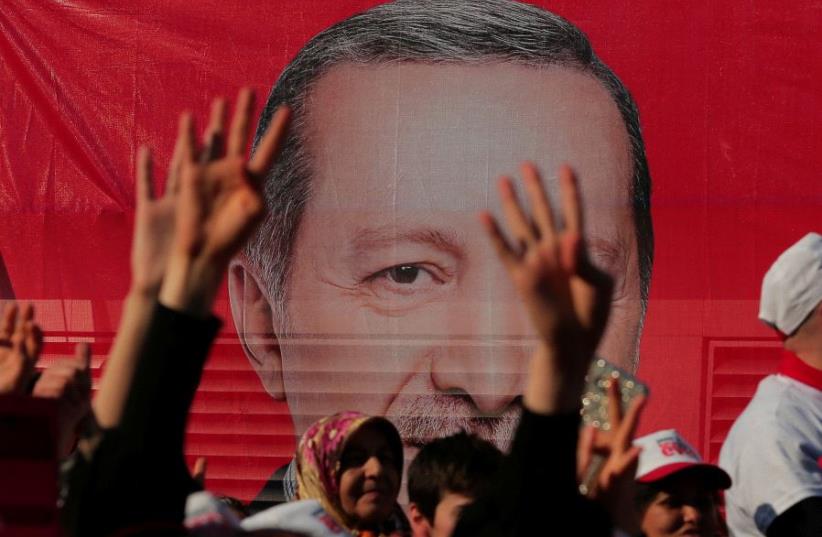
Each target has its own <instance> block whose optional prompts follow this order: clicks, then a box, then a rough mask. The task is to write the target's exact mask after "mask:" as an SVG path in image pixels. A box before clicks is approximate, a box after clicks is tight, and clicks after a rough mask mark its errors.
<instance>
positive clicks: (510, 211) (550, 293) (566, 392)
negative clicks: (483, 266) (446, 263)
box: [480, 163, 613, 414]
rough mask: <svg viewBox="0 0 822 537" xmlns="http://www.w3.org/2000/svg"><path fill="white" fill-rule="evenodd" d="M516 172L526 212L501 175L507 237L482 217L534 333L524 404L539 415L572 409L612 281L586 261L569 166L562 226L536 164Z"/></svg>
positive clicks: (562, 178) (562, 175) (564, 172)
mask: <svg viewBox="0 0 822 537" xmlns="http://www.w3.org/2000/svg"><path fill="white" fill-rule="evenodd" d="M521 171H522V175H523V182H524V185H525V190H526V192H527V195H528V199H529V201H530V206H531V216H530V217H529V216H528V214H527V211H526V210H525V209H524V208H523V207H522V205H521V204H520V203H519V201H518V200H517V195H516V192H515V189H514V186H513V184H512V182H511V179H509V178H508V177H503V178H502V179H500V182H499V191H500V198H501V199H502V207H503V212H504V214H505V219H506V221H507V224H508V228H509V232H510V240H508V239H506V238H505V237H504V235H503V233H502V231H501V229H500V226H499V224H498V223H497V221H496V220H495V219H494V217H493V216H492V215H491V214H490V213H488V212H485V213H482V214H481V215H480V218H481V220H482V222H483V224H484V226H485V229H486V231H487V233H488V236H489V238H490V239H491V242H492V244H493V245H494V248H495V250H496V252H497V255H498V257H499V259H500V261H502V263H503V265H505V268H506V269H507V270H508V274H509V275H510V277H511V281H512V282H513V283H514V286H515V287H516V289H517V291H518V292H519V295H520V298H521V299H522V301H523V303H524V304H525V306H526V308H527V310H528V313H529V316H530V319H531V324H532V325H533V327H534V329H535V330H536V332H537V334H538V337H539V341H538V344H537V348H536V350H535V352H534V355H533V357H532V358H531V363H530V368H529V372H528V381H527V384H526V387H525V393H524V403H525V407H526V408H528V409H529V410H531V411H532V412H535V413H537V414H557V413H574V412H577V411H578V410H579V405H580V396H581V394H582V389H583V385H584V382H585V373H586V372H587V371H588V367H589V365H590V361H591V358H592V356H593V354H594V350H595V349H596V348H597V345H598V344H599V340H600V339H601V338H602V334H603V332H604V330H605V324H606V322H607V320H608V312H609V310H610V301H611V292H612V290H613V281H612V279H611V277H610V276H609V275H607V274H606V273H604V272H602V271H601V270H599V269H598V268H597V267H595V266H594V265H593V264H592V263H591V262H590V260H589V257H588V250H587V248H586V246H585V240H584V222H583V214H582V204H581V201H580V194H579V190H578V187H577V180H576V177H575V176H574V173H573V171H572V170H571V168H569V167H568V166H563V167H561V168H560V170H559V188H560V202H561V203H560V204H561V207H562V215H561V216H562V222H564V225H563V226H562V227H560V228H558V227H557V225H556V222H555V218H554V215H553V211H552V208H551V203H550V201H549V199H548V196H547V194H546V192H545V188H544V186H543V184H542V180H541V179H540V176H539V173H538V172H537V170H536V168H535V167H534V166H533V165H532V164H530V163H526V164H523V166H522V169H521Z"/></svg>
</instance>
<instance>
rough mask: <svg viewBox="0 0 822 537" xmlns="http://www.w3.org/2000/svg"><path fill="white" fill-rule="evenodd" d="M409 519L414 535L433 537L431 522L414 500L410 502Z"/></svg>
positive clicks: (415, 536)
mask: <svg viewBox="0 0 822 537" xmlns="http://www.w3.org/2000/svg"><path fill="white" fill-rule="evenodd" d="M408 521H409V522H410V523H411V535H412V536H413V537H431V523H430V522H428V519H427V518H425V515H423V514H422V511H420V508H419V506H418V505H417V504H415V503H413V502H412V503H409V504H408Z"/></svg>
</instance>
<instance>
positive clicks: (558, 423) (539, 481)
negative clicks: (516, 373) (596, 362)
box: [454, 409, 611, 537]
mask: <svg viewBox="0 0 822 537" xmlns="http://www.w3.org/2000/svg"><path fill="white" fill-rule="evenodd" d="M579 419H580V418H579V415H578V414H569V415H548V416H545V415H539V414H535V413H533V412H530V411H528V410H527V409H526V410H523V414H522V419H521V420H520V423H519V426H518V428H517V432H516V434H515V436H514V442H513V444H512V446H511V451H510V453H509V454H508V455H506V457H505V461H504V462H503V465H502V467H501V468H500V471H499V473H498V474H497V475H496V476H495V477H494V480H495V483H494V486H493V487H492V489H491V492H490V493H489V494H488V495H487V496H485V497H481V498H477V500H476V501H475V502H474V503H473V504H471V505H470V506H468V507H467V508H466V509H464V510H463V513H462V515H461V517H460V520H459V522H458V523H457V528H456V530H455V532H454V536H455V537H468V536H472V537H474V536H485V535H487V536H492V535H493V536H509V535H510V536H513V535H585V536H586V537H599V536H610V534H611V526H610V521H609V520H608V516H607V514H606V513H605V511H604V510H603V509H602V508H600V506H599V505H598V504H594V503H593V502H590V501H589V500H587V499H586V498H584V497H583V496H581V495H580V494H579V492H578V487H577V479H576V448H577V439H578V434H579ZM569 532H570V533H569Z"/></svg>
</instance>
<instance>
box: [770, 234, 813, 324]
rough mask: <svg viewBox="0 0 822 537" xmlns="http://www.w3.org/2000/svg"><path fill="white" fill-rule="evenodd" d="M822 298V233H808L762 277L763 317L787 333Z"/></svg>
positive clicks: (802, 320) (808, 313) (804, 317)
mask: <svg viewBox="0 0 822 537" xmlns="http://www.w3.org/2000/svg"><path fill="white" fill-rule="evenodd" d="M820 302H822V236H820V235H819V234H818V233H808V234H807V235H805V236H804V237H802V239H801V240H800V241H799V242H797V243H796V244H794V245H793V246H791V247H790V248H788V249H787V250H785V251H784V252H782V255H780V256H779V257H778V258H777V259H776V261H774V264H773V265H771V268H769V269H768V272H767V273H766V274H765V278H763V279H762V294H761V296H760V299H759V319H760V320H762V321H764V322H765V323H767V324H769V325H770V326H772V327H774V328H776V329H777V330H779V331H780V332H782V333H783V334H785V335H786V336H790V335H791V334H793V333H794V332H795V331H796V329H797V328H799V326H800V325H801V324H802V323H803V322H804V321H805V319H806V318H807V317H808V315H810V313H811V312H812V311H813V310H814V308H816V306H817V305H818V304H819V303H820Z"/></svg>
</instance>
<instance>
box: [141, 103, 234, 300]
mask: <svg viewBox="0 0 822 537" xmlns="http://www.w3.org/2000/svg"><path fill="white" fill-rule="evenodd" d="M224 123H225V101H224V100H223V99H216V100H215V101H214V103H213V105H212V107H211V118H210V120H209V123H208V127H207V128H206V131H205V134H204V136H203V141H202V149H201V150H200V151H199V152H198V154H197V160H198V162H201V163H208V162H211V161H213V160H214V159H216V158H217V157H218V156H220V155H222V152H223V146H224V138H225V135H224V132H223V131H224ZM190 131H191V117H190V116H188V115H183V117H182V118H181V120H180V123H179V129H178V133H177V143H176V144H175V146H174V153H173V154H172V157H171V163H170V164H169V167H168V177H167V179H166V185H165V190H164V192H163V194H162V195H157V194H156V193H155V192H154V180H153V177H152V175H153V174H152V167H153V166H152V158H151V152H150V150H149V149H148V147H147V146H142V147H140V149H139V151H138V153H137V164H136V169H137V173H136V176H137V177H136V193H137V196H136V198H137V199H136V210H135V218H134V240H133V243H132V246H131V279H132V289H134V290H136V291H138V292H140V293H143V294H145V295H146V296H149V297H152V298H156V297H157V293H158V292H159V290H160V285H161V284H162V281H163V274H164V273H165V270H166V263H167V261H168V256H169V251H170V250H171V241H172V237H173V236H174V215H175V209H176V204H177V194H178V193H179V191H180V176H181V174H182V172H183V164H184V163H185V162H186V158H187V157H188V156H189V151H191V150H192V149H191V145H192V144H191V141H190V138H189V134H190Z"/></svg>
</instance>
